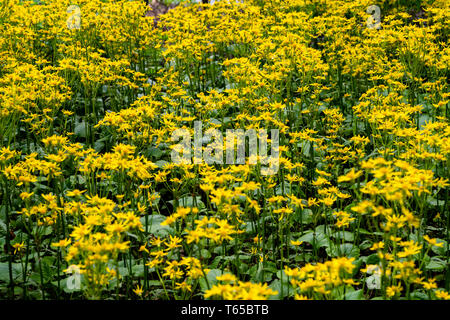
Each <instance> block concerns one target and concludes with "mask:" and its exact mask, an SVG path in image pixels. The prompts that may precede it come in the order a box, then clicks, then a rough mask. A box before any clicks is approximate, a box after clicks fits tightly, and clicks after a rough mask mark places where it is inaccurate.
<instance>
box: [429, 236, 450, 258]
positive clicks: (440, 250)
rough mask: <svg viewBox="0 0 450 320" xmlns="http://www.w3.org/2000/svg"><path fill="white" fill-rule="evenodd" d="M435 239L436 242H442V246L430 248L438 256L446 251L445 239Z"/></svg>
mask: <svg viewBox="0 0 450 320" xmlns="http://www.w3.org/2000/svg"><path fill="white" fill-rule="evenodd" d="M436 241H437V243H442V244H443V246H442V247H436V246H432V247H431V250H432V251H433V252H434V253H436V254H438V255H440V256H445V254H446V253H447V241H445V240H442V239H436Z"/></svg>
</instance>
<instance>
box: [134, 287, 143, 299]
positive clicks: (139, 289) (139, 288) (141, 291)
mask: <svg viewBox="0 0 450 320" xmlns="http://www.w3.org/2000/svg"><path fill="white" fill-rule="evenodd" d="M133 292H134V293H135V294H136V295H138V296H139V297H140V296H142V293H143V292H144V291H143V290H142V286H139V285H136V288H135V289H133Z"/></svg>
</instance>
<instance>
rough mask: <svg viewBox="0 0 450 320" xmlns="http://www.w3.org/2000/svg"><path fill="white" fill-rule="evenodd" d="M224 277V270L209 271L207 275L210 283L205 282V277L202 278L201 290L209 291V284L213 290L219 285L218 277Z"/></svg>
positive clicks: (200, 281)
mask: <svg viewBox="0 0 450 320" xmlns="http://www.w3.org/2000/svg"><path fill="white" fill-rule="evenodd" d="M221 275H222V270H220V269H211V270H209V272H208V274H207V275H206V278H207V279H208V283H207V282H206V280H205V277H203V278H200V280H199V283H200V288H202V291H206V290H208V284H209V288H212V287H213V286H214V285H215V284H217V282H218V280H217V279H216V278H217V277H218V276H221Z"/></svg>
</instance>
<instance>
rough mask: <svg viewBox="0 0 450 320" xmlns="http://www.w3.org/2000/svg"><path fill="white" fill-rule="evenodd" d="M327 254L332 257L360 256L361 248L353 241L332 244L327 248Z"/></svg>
mask: <svg viewBox="0 0 450 320" xmlns="http://www.w3.org/2000/svg"><path fill="white" fill-rule="evenodd" d="M326 251H327V254H328V255H329V256H330V257H344V256H346V257H354V258H357V257H358V256H359V248H358V247H357V246H355V245H353V244H352V243H343V244H340V245H332V246H331V247H327V248H326Z"/></svg>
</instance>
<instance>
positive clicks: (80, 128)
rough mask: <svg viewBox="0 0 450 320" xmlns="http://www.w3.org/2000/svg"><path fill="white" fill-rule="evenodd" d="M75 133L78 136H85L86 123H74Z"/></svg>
mask: <svg viewBox="0 0 450 320" xmlns="http://www.w3.org/2000/svg"><path fill="white" fill-rule="evenodd" d="M74 131H75V132H74V133H75V135H76V136H77V137H80V138H86V123H85V122H84V121H82V122H79V123H77V124H76V125H75V130H74Z"/></svg>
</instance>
